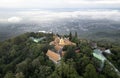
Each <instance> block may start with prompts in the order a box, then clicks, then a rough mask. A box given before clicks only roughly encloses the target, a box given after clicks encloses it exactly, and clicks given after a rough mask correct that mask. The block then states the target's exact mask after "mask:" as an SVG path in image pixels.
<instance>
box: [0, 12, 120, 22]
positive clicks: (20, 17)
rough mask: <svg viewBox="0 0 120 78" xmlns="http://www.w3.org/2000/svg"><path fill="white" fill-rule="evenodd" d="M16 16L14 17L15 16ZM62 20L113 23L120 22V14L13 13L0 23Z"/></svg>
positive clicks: (2, 18) (1, 19) (1, 18)
mask: <svg viewBox="0 0 120 78" xmlns="http://www.w3.org/2000/svg"><path fill="white" fill-rule="evenodd" d="M6 15H7V14H6ZM13 15H14V16H13ZM1 16H2V15H1ZM62 19H90V20H99V19H107V20H113V21H119V20H120V12H119V11H117V10H114V11H72V12H53V11H19V12H15V13H13V14H12V13H11V15H8V16H7V17H6V18H4V17H0V22H5V21H6V22H12V23H18V22H48V21H57V20H62Z"/></svg>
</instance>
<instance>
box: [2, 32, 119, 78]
mask: <svg viewBox="0 0 120 78" xmlns="http://www.w3.org/2000/svg"><path fill="white" fill-rule="evenodd" d="M54 36H55V35H54V34H53V33H34V32H31V33H25V34H22V35H20V36H17V37H14V38H11V39H8V40H5V41H3V42H0V78H120V76H119V73H117V72H116V71H115V70H114V67H113V66H112V65H110V64H109V62H110V63H112V64H113V65H114V66H115V68H116V69H118V71H120V48H119V47H120V44H115V43H112V42H109V41H108V42H107V41H90V40H86V39H79V38H78V35H77V33H75V35H72V33H70V34H69V35H57V36H58V37H63V39H65V40H66V39H67V37H69V40H70V42H71V43H72V44H73V43H75V44H76V45H65V46H64V47H63V49H62V50H63V51H64V52H65V54H64V56H62V57H61V59H60V60H59V63H57V64H56V63H54V62H53V61H52V60H51V59H50V58H49V57H48V56H47V52H48V50H52V51H55V52H57V51H56V50H55V49H54V45H50V43H51V42H52V41H54ZM62 41H63V40H61V44H62ZM66 43H67V42H66ZM66 43H65V44H66ZM94 43H96V44H97V46H98V47H99V48H104V49H110V50H111V54H106V53H104V54H103V55H104V56H105V57H106V59H107V60H109V62H108V61H107V60H105V63H104V67H103V68H101V64H102V63H101V61H100V60H99V59H97V58H96V57H94V56H93V52H94V48H92V47H93V45H92V44H94ZM68 44H69V43H68Z"/></svg>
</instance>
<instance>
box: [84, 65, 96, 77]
mask: <svg viewBox="0 0 120 78" xmlns="http://www.w3.org/2000/svg"><path fill="white" fill-rule="evenodd" d="M84 78H98V74H97V72H96V69H95V67H94V66H93V65H92V64H88V65H87V66H86V68H85V73H84Z"/></svg>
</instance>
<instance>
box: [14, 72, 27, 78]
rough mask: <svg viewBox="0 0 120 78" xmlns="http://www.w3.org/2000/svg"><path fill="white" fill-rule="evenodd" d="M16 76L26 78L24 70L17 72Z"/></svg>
mask: <svg viewBox="0 0 120 78" xmlns="http://www.w3.org/2000/svg"><path fill="white" fill-rule="evenodd" d="M16 78H25V76H24V74H23V73H22V72H20V73H17V74H16Z"/></svg>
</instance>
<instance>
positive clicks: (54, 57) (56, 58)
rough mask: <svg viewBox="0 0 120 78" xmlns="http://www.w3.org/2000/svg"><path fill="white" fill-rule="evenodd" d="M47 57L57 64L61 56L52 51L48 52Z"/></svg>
mask: <svg viewBox="0 0 120 78" xmlns="http://www.w3.org/2000/svg"><path fill="white" fill-rule="evenodd" d="M46 55H47V56H48V57H49V58H50V59H51V60H52V61H54V62H57V61H59V60H60V55H59V54H57V53H55V52H53V51H51V50H48V51H47V53H46Z"/></svg>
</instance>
